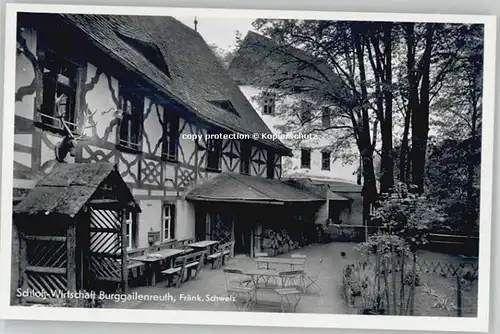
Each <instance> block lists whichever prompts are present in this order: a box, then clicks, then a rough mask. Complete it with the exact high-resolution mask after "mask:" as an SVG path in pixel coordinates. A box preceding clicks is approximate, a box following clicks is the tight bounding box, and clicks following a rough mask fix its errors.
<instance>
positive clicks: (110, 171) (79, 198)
mask: <svg viewBox="0 0 500 334" xmlns="http://www.w3.org/2000/svg"><path fill="white" fill-rule="evenodd" d="M103 183H106V184H109V185H112V186H113V187H114V189H115V190H114V194H115V195H116V196H117V197H118V198H119V199H120V202H123V203H127V204H128V205H132V206H133V207H135V208H136V209H137V210H138V211H140V208H139V206H138V205H137V203H135V200H134V197H133V196H132V194H131V192H130V190H129V189H128V187H127V185H126V184H125V182H124V181H123V179H122V178H121V177H120V175H119V173H118V171H117V170H116V166H115V165H113V164H109V163H74V164H69V163H60V164H57V165H56V166H55V167H54V168H53V169H52V171H51V172H50V173H49V174H47V175H46V176H45V177H43V178H42V179H41V180H40V181H38V182H37V184H36V185H35V187H34V188H33V189H31V190H30V192H29V193H28V194H27V195H26V197H24V199H23V200H22V201H21V202H19V203H18V204H16V205H15V206H14V207H13V212H14V213H15V214H28V215H34V214H39V213H45V214H52V213H56V214H62V215H67V216H74V215H76V214H77V213H78V212H79V211H80V210H81V209H82V207H83V206H84V205H85V203H87V202H88V201H89V199H90V198H91V197H92V195H93V194H94V193H95V192H96V191H97V189H98V188H99V187H100V186H101V184H103Z"/></svg>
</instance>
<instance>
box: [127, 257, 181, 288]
mask: <svg viewBox="0 0 500 334" xmlns="http://www.w3.org/2000/svg"><path fill="white" fill-rule="evenodd" d="M188 251H190V249H177V248H171V249H164V250H161V251H158V252H154V253H150V254H144V255H140V256H136V257H133V258H130V260H133V261H141V262H143V263H144V264H145V266H146V268H145V269H146V273H145V274H146V284H148V285H151V286H153V285H155V284H156V281H157V278H158V277H159V275H160V272H161V268H160V263H161V262H162V261H163V260H169V265H167V266H168V267H169V268H170V267H171V266H172V260H173V258H174V257H176V256H178V255H181V254H184V253H186V252H188Z"/></svg>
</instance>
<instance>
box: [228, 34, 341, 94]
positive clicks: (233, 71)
mask: <svg viewBox="0 0 500 334" xmlns="http://www.w3.org/2000/svg"><path fill="white" fill-rule="evenodd" d="M228 71H229V74H230V75H231V77H232V78H233V80H235V81H236V82H238V83H239V84H241V85H258V86H270V85H271V84H272V83H275V82H276V81H277V80H279V81H284V80H287V79H290V85H293V84H296V86H297V87H314V88H315V89H323V86H328V88H326V87H325V89H331V85H332V84H338V85H339V88H340V81H339V78H338V76H337V75H336V74H335V73H334V72H333V71H332V70H331V68H330V67H329V65H328V64H327V63H325V62H324V61H322V60H321V59H316V58H313V57H311V56H310V55H308V54H306V53H305V52H304V51H303V50H300V49H298V48H295V47H292V46H290V45H286V44H284V45H280V44H278V43H276V42H275V41H273V40H272V39H270V38H268V37H265V36H262V35H260V34H258V33H256V32H253V31H249V32H248V33H247V35H246V36H245V38H244V39H243V41H242V43H241V44H240V46H239V49H238V50H237V52H236V54H235V57H234V58H233V59H232V61H231V64H230V65H229V68H228ZM298 73H299V74H300V75H299V77H300V79H299V78H297V77H294V76H295V75H297V74H298Z"/></svg>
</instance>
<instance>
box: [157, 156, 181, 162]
mask: <svg viewBox="0 0 500 334" xmlns="http://www.w3.org/2000/svg"><path fill="white" fill-rule="evenodd" d="M161 161H164V162H171V163H178V162H179V159H177V158H168V157H165V156H162V157H161Z"/></svg>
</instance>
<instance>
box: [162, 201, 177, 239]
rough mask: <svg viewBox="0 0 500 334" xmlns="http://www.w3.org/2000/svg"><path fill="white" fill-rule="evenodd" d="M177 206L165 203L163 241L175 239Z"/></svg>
mask: <svg viewBox="0 0 500 334" xmlns="http://www.w3.org/2000/svg"><path fill="white" fill-rule="evenodd" d="M174 228H175V205H174V204H170V203H165V204H164V205H163V223H162V239H163V241H167V240H171V239H174V238H175V232H174Z"/></svg>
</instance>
